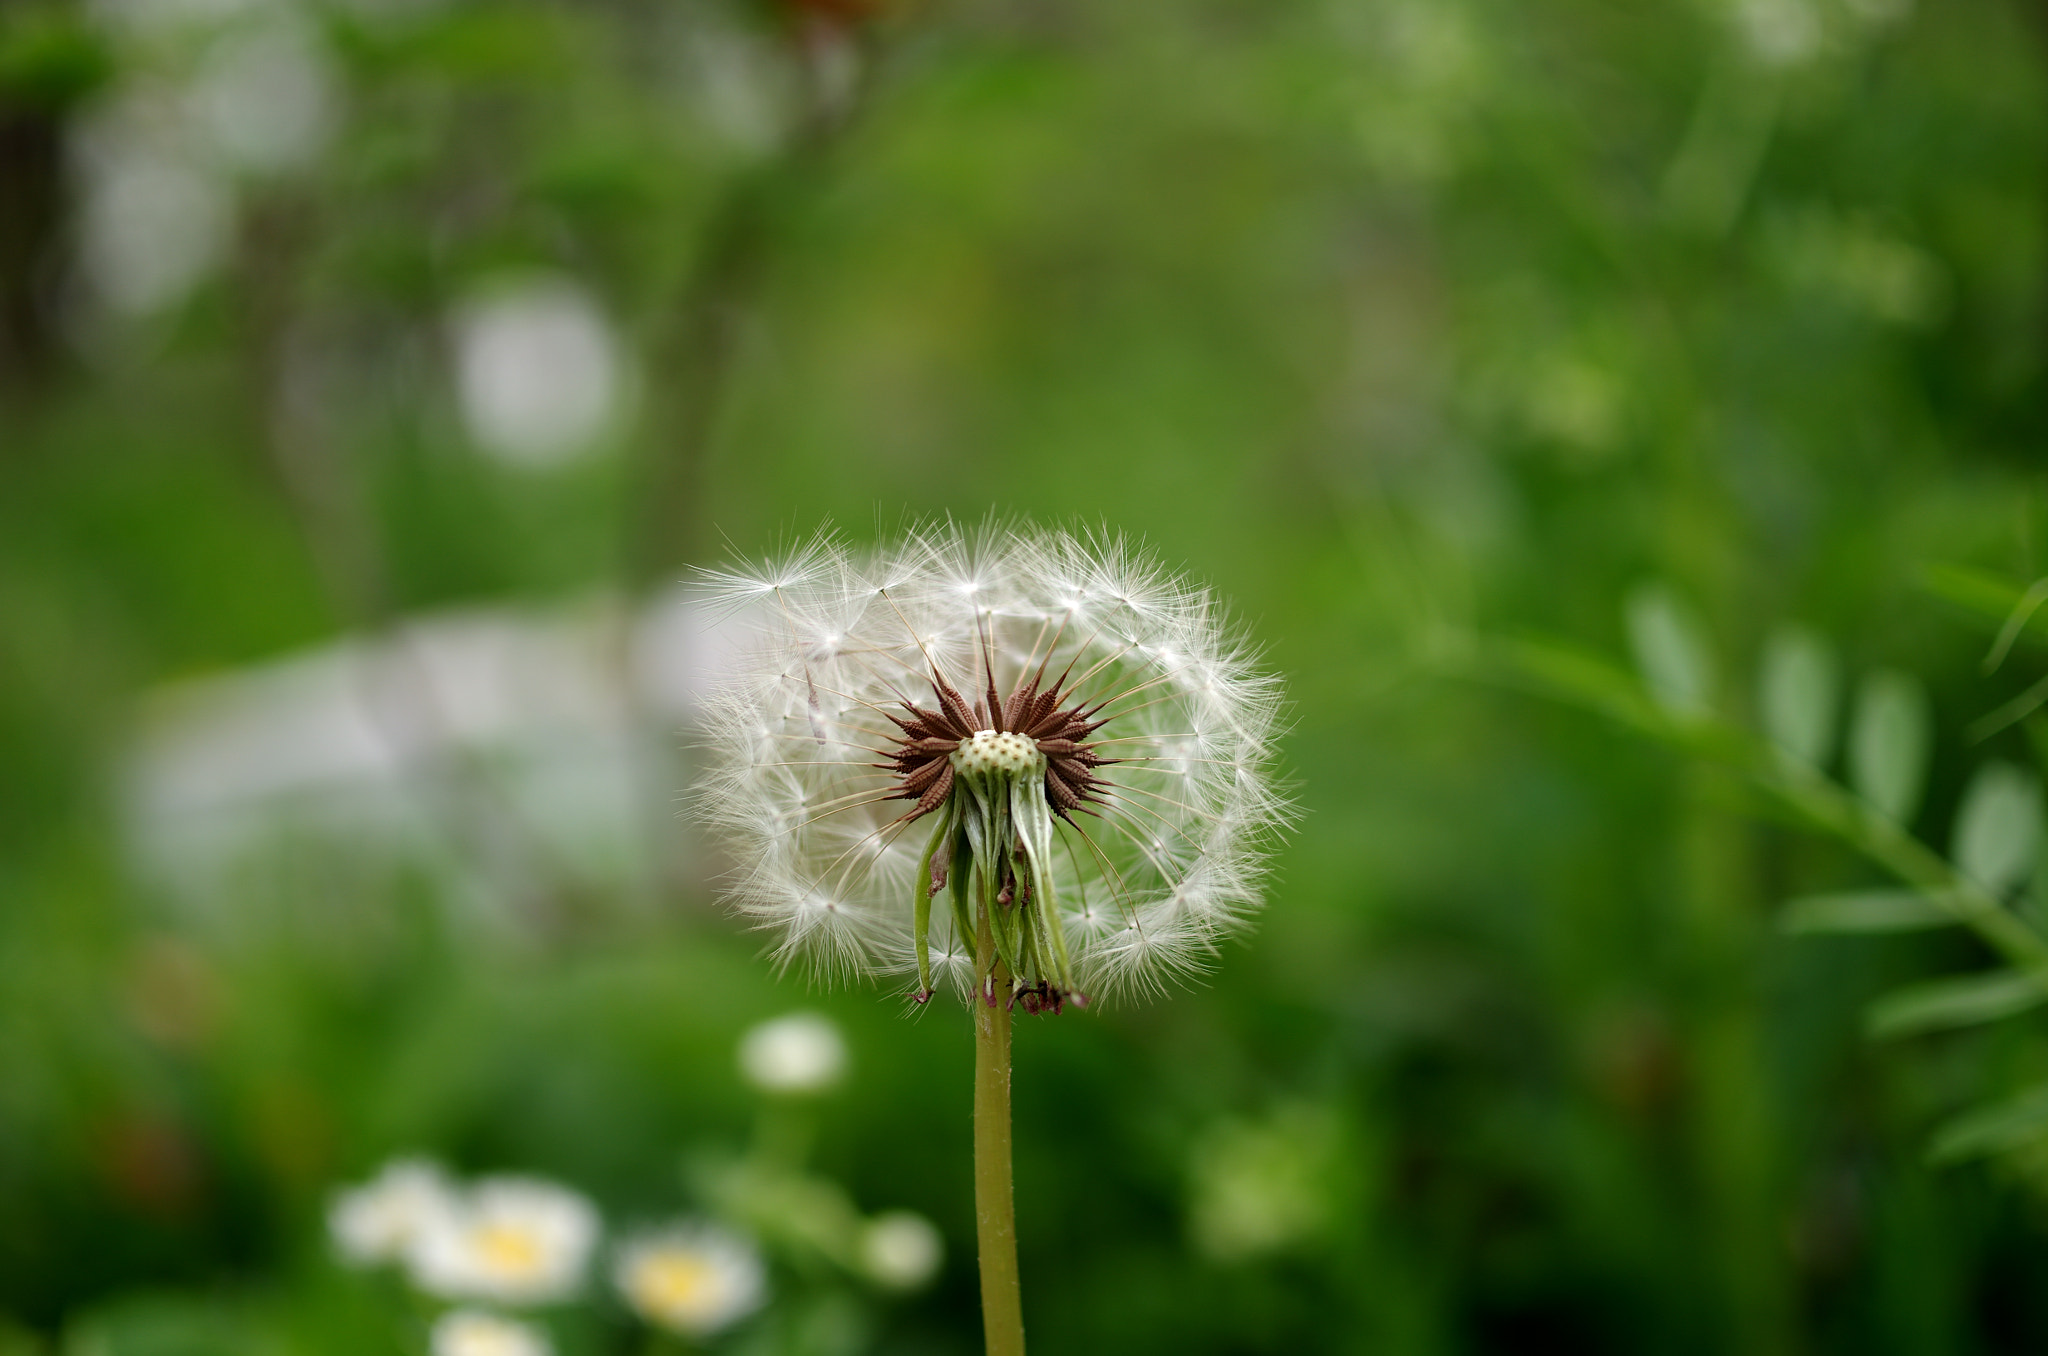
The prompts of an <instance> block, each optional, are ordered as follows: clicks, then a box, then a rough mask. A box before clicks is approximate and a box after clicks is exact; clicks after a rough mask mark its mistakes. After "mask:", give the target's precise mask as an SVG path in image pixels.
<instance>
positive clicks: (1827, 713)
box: [1757, 626, 1842, 767]
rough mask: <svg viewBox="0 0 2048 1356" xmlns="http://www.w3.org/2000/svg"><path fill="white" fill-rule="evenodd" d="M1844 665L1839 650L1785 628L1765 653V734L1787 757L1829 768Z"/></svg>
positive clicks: (1762, 694) (1762, 691) (1762, 686)
mask: <svg viewBox="0 0 2048 1356" xmlns="http://www.w3.org/2000/svg"><path fill="white" fill-rule="evenodd" d="M1841 681H1842V679H1841V665H1840V663H1839V662H1838V661H1837V660H1836V658H1835V651H1834V647H1833V646H1831V645H1829V644H1828V643H1827V641H1826V640H1824V639H1823V638H1822V637H1820V636H1817V635H1815V634H1814V633H1813V632H1811V631H1808V630H1806V629H1805V628H1804V627H1797V626H1788V627H1784V628H1782V629H1781V630H1779V631H1778V632H1777V634H1775V635H1773V636H1772V637H1771V639H1770V643H1769V644H1768V645H1766V646H1765V647H1764V658H1763V668H1762V672H1761V674H1760V675H1759V681H1758V692H1757V696H1758V701H1759V704H1760V706H1761V707H1762V710H1763V721H1764V732H1765V733H1766V734H1768V735H1769V736H1770V737H1771V742H1772V743H1773V744H1776V745H1777V746H1778V747H1779V748H1780V749H1782V750H1783V751H1784V752H1786V753H1787V754H1790V755H1791V756H1792V757H1794V758H1797V759H1798V760H1799V761H1800V762H1802V763H1806V764H1808V765H1809V766H1812V767H1823V766H1825V765H1826V764H1827V761H1828V759H1829V758H1830V757H1832V756H1833V754H1834V751H1835V719H1836V715H1837V711H1838V708H1839V706H1840V703H1841Z"/></svg>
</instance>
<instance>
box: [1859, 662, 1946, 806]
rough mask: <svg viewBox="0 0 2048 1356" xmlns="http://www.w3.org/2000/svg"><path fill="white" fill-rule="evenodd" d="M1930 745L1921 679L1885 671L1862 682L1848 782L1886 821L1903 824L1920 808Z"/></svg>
mask: <svg viewBox="0 0 2048 1356" xmlns="http://www.w3.org/2000/svg"><path fill="white" fill-rule="evenodd" d="M1929 743H1930V734H1929V722H1928V716H1927V694H1926V691H1925V690H1924V689H1923V688H1922V687H1921V686H1920V680H1919V679H1917V678H1914V677H1913V676H1912V675H1910V674H1905V673H1899V672H1897V671H1896V670H1891V669H1883V670H1879V671H1878V672H1876V673H1873V674H1871V675H1870V676H1869V677H1867V678H1865V679H1864V680H1863V683H1862V685H1861V687H1859V688H1858V690H1857V693H1856V714H1855V717H1854V718H1853V720H1852V722H1851V724H1850V730H1849V778H1850V782H1851V784H1853V785H1854V786H1855V788H1856V791H1857V793H1858V794H1859V795H1861V796H1862V797H1863V799H1864V800H1866V801H1868V802H1869V803H1870V804H1871V806H1872V807H1873V808H1875V809H1876V810H1877V812H1878V813H1879V814H1882V815H1883V816H1884V817H1885V818H1887V819H1890V820H1892V821H1893V822H1895V823H1899V824H1904V823H1906V822H1908V821H1909V820H1911V819H1912V817H1913V812H1914V810H1916V809H1918V808H1919V805H1920V797H1921V795H1922V793H1923V790H1924V786H1925V782H1926V778H1927V754H1928V745H1929Z"/></svg>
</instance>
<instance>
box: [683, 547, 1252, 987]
mask: <svg viewBox="0 0 2048 1356" xmlns="http://www.w3.org/2000/svg"><path fill="white" fill-rule="evenodd" d="M711 587H712V590H713V592H714V593H715V594H716V595H718V596H720V597H722V598H723V599H724V600H725V601H727V602H728V603H729V604H731V605H732V606H733V607H734V608H735V609H740V610H744V611H745V612H747V613H749V614H750V620H751V621H752V622H753V624H754V629H755V644H754V645H753V647H752V649H751V651H750V652H749V655H748V657H747V659H746V660H745V661H744V667H743V668H742V670H741V671H740V673H739V674H738V675H737V676H736V677H735V678H734V679H733V680H732V681H731V682H729V683H728V684H727V685H726V686H725V687H724V688H723V689H722V690H721V691H720V692H719V693H717V694H715V695H714V697H713V698H712V702H711V710H710V712H709V713H708V742H709V744H710V747H711V750H712V753H713V762H714V766H713V769H712V771H711V774H710V776H709V778H708V779H707V782H706V784H705V787H704V789H703V791H702V794H701V797H700V800H699V804H700V806H701V808H702V811H703V814H704V815H705V817H706V818H707V819H709V820H710V821H711V822H712V823H714V824H715V825H716V826H717V827H719V828H720V829H722V830H723V831H724V832H725V833H726V835H727V836H728V837H729V838H730V839H731V840H732V841H733V843H734V845H735V847H736V849H737V854H736V855H737V858H738V861H739V862H740V864H741V865H740V870H739V873H738V874H737V876H736V877H735V880H734V883H733V887H732V897H733V899H734V901H735V903H736V904H737V905H738V907H739V908H740V909H741V910H742V911H744V912H745V913H746V914H748V915H749V916H751V917H752V918H754V919H755V920H757V921H758V922H759V923H760V924H761V925H762V927H763V928H764V929H766V930H769V931H770V932H772V933H773V934H774V936H775V938H776V942H775V952H776V955H777V957H778V959H781V960H783V961H785V962H788V961H794V960H797V959H799V958H807V959H808V960H809V961H810V962H811V963H812V964H813V965H814V966H815V967H816V968H818V969H819V970H821V971H823V972H825V973H827V974H886V973H892V972H898V973H903V974H905V975H906V976H908V975H910V974H913V973H914V974H915V975H916V979H917V990H916V993H917V995H918V996H919V997H920V998H923V997H927V996H929V995H930V993H931V992H932V990H933V988H934V986H935V985H936V984H937V983H939V982H940V980H941V979H942V978H943V979H950V980H951V981H952V982H953V983H954V985H955V986H956V987H958V988H960V989H962V990H963V991H964V990H965V989H967V988H970V987H972V985H973V984H974V983H975V982H976V980H977V979H985V978H986V970H987V967H985V966H983V967H977V965H976V961H975V956H974V950H975V946H976V928H977V922H976V920H977V918H978V917H979V916H981V915H983V914H986V916H987V918H988V920H989V923H990V932H991V936H992V939H993V942H994V946H995V950H996V954H997V955H998V956H999V957H1000V959H1001V960H1002V962H1003V965H1004V968H1005V970H1006V972H1007V973H1008V975H1009V976H1010V991H1009V993H1007V994H1005V995H1003V997H1004V999H1005V1001H1006V1002H1009V1003H1015V1004H1020V1005H1022V1006H1023V1007H1024V1008H1025V1009H1026V1010H1027V1011H1033V1012H1035V1011H1039V1010H1041V1009H1054V1010H1056V1009H1058V1008H1059V1007H1061V1006H1063V1005H1064V1004H1065V1003H1066V1002H1070V1001H1076V1000H1080V1001H1085V998H1084V995H1085V994H1087V993H1096V992H1102V991H1114V990H1119V989H1122V990H1147V989H1156V988H1158V987H1159V986H1160V984H1161V983H1162V982H1163V981H1165V980H1168V979H1171V978H1174V977H1176V976H1181V975H1185V974H1187V973H1189V972H1191V971H1194V970H1197V969H1200V968H1202V967H1203V966H1204V965H1206V963H1207V962H1208V960H1209V959H1210V958H1211V956H1212V955H1213V954H1214V951H1215V947H1216V943H1217V941H1218V940H1219V939H1220V938H1222V937H1223V936H1225V935H1227V934H1229V933H1231V932H1233V931H1235V930H1237V929H1238V928H1239V927H1241V926H1242V925H1243V923H1244V922H1245V920H1246V916H1247V915H1248V914H1249V913H1250V912H1251V911H1252V910H1253V909H1254V908H1255V907H1256V906H1257V904H1258V878H1259V875H1260V865H1261V861H1260V859H1261V852H1260V849H1259V846H1258V845H1259V840H1260V836H1261V831H1262V830H1264V829H1266V828H1268V827H1270V826H1273V825H1275V824H1277V823H1278V822H1280V820H1281V819H1282V818H1283V817H1284V807H1283V804H1282V802H1281V801H1280V799H1279V798H1278V797H1277V796H1276V795H1275V793H1274V791H1273V788H1272V785H1271V782H1270V780H1269V777H1268V775H1267V772H1266V764H1267V762H1268V759H1269V755H1270V752H1271V740H1272V736H1273V732H1274V715H1275V710H1276V707H1277V704H1278V689H1277V685H1276V683H1275V681H1274V679H1273V678H1272V677H1271V676H1270V675H1268V674H1265V673H1263V672H1261V671H1260V670H1258V669H1257V668H1256V667H1255V666H1254V664H1253V662H1252V656H1251V654H1250V653H1249V652H1248V650H1247V648H1246V647H1245V646H1244V644H1243V643H1242V642H1241V641H1239V640H1238V639H1237V638H1236V637H1235V635H1234V634H1233V633H1232V631H1231V630H1230V628H1229V627H1227V626H1226V625H1225V623H1224V620H1223V617H1222V614H1221V609H1220V608H1219V607H1218V606H1217V604H1216V603H1215V602H1214V601H1213V600H1212V599H1211V598H1210V597H1209V595H1208V594H1207V593H1206V592H1204V591H1202V590H1199V589H1197V588H1194V587H1192V586H1190V585H1189V584H1187V583H1186V582H1184V581H1182V580H1179V579H1176V578H1174V577H1172V576H1170V575H1168V574H1167V573H1166V572H1165V571H1164V570H1162V569H1161V568H1160V567H1159V566H1158V565H1156V564H1155V563H1153V562H1152V561H1150V560H1149V559H1147V558H1145V557H1142V556H1140V555H1138V554H1137V553H1136V552H1134V551H1133V550H1132V549H1131V548H1130V547H1128V546H1127V545H1125V544H1124V543H1122V542H1120V541H1116V540H1108V539H1097V540H1094V541H1092V542H1088V543H1084V542H1082V541H1079V540H1076V539H1074V538H1072V537H1069V536H1066V535H1064V534H1058V533H1050V532H1026V531H1002V530H998V529H990V530H986V531H983V532H981V533H977V534H964V533H962V532H960V531H958V530H956V529H954V528H952V527H950V526H947V527H940V528H935V529H932V530H929V531H926V532H922V533H918V534H915V535H913V536H911V537H910V538H909V540H907V541H906V542H905V543H903V544H902V545H901V546H899V547H897V548H895V549H892V550H886V551H881V552H877V553H875V554H873V555H870V556H856V555H855V554H854V553H853V552H851V551H849V550H848V549H846V548H845V547H843V546H841V545H840V544H838V543H837V542H835V541H832V540H829V539H821V540H819V541H817V542H814V543H812V544H811V545H810V546H808V547H806V548H804V549H803V550H800V551H798V552H796V553H794V554H793V555H791V556H790V557H788V558H787V559H784V560H781V561H778V562H775V563H772V564H769V565H767V566H765V567H763V568H760V569H756V570H750V571H732V572H722V573H719V574H716V575H714V576H713V577H712V585H711ZM942 893H943V894H946V895H947V896H948V899H949V901H950V904H951V908H950V909H934V908H933V907H932V901H933V900H934V899H935V898H936V897H937V896H939V895H940V894H942ZM978 971H979V973H978Z"/></svg>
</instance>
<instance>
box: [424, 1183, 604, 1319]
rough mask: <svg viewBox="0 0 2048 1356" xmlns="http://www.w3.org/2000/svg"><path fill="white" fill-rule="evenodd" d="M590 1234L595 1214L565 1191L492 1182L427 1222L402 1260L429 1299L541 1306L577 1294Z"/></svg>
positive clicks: (592, 1239)
mask: <svg viewBox="0 0 2048 1356" xmlns="http://www.w3.org/2000/svg"><path fill="white" fill-rule="evenodd" d="M597 1235H598V1220H597V1212H596V1210H595V1209H593V1208H592V1207H591V1204H590V1202H589V1201H587V1200H585V1199H584V1198H583V1197H582V1196H580V1195H578V1194H576V1193H575V1192H573V1191H570V1190H569V1189H567V1188H566V1187H560V1186H557V1185H555V1184H554V1183H552V1182H543V1181H540V1180H537V1179H534V1178H527V1177H491V1178H485V1179H484V1180H483V1181H481V1182H478V1183H477V1184H476V1186H475V1187H474V1188H472V1189H471V1190H470V1191H469V1192H468V1193H467V1194H466V1195H465V1196H463V1197H462V1198H460V1199H458V1200H457V1201H456V1202H455V1203H454V1205H453V1207H452V1208H451V1209H450V1210H448V1211H447V1212H446V1213H445V1214H444V1215H442V1216H441V1217H440V1218H438V1219H435V1220H433V1221H431V1223H430V1226H429V1227H428V1228H427V1229H425V1230H424V1231H423V1232H422V1233H421V1234H420V1236H419V1237H418V1239H417V1240H416V1241H415V1242H414V1244H413V1246H412V1248H411V1249H410V1251H409V1254H408V1259H407V1260H408V1261H409V1262H410V1264H411V1271H412V1278H413V1283H414V1284H415V1285H417V1286H419V1288H420V1289H422V1290H425V1291H427V1292H428V1293H429V1294H433V1295H439V1296H442V1297H443V1298H447V1299H481V1300H495V1301H497V1302H499V1303H502V1304H542V1303H547V1302H550V1301H553V1300H560V1299H567V1298H568V1297H570V1296H571V1295H573V1294H575V1293H576V1291H577V1290H578V1289H580V1288H581V1286H582V1283H583V1275H584V1271H585V1268H586V1266H587V1265H588V1263H589V1259H590V1250H591V1249H592V1247H594V1246H595V1245H596V1243H597Z"/></svg>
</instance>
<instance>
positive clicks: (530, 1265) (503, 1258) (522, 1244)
mask: <svg viewBox="0 0 2048 1356" xmlns="http://www.w3.org/2000/svg"><path fill="white" fill-rule="evenodd" d="M471 1242H473V1243H474V1244H475V1245H476V1250H477V1253H478V1255H480V1256H481V1257H482V1258H483V1259H484V1261H485V1263H486V1264H488V1265H489V1266H490V1268H491V1269H492V1270H494V1271H500V1272H505V1273H507V1274H510V1275H513V1276H530V1275H532V1274H533V1273H534V1272H536V1271H538V1270H540V1265H541V1260H542V1255H541V1246H540V1240H539V1239H537V1238H535V1237H534V1236H533V1231H532V1230H530V1229H522V1228H519V1227H518V1226H517V1225H512V1224H486V1225H484V1226H482V1227H481V1228H479V1229H478V1230H477V1231H476V1233H475V1235H474V1236H473V1237H472V1239H471Z"/></svg>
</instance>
